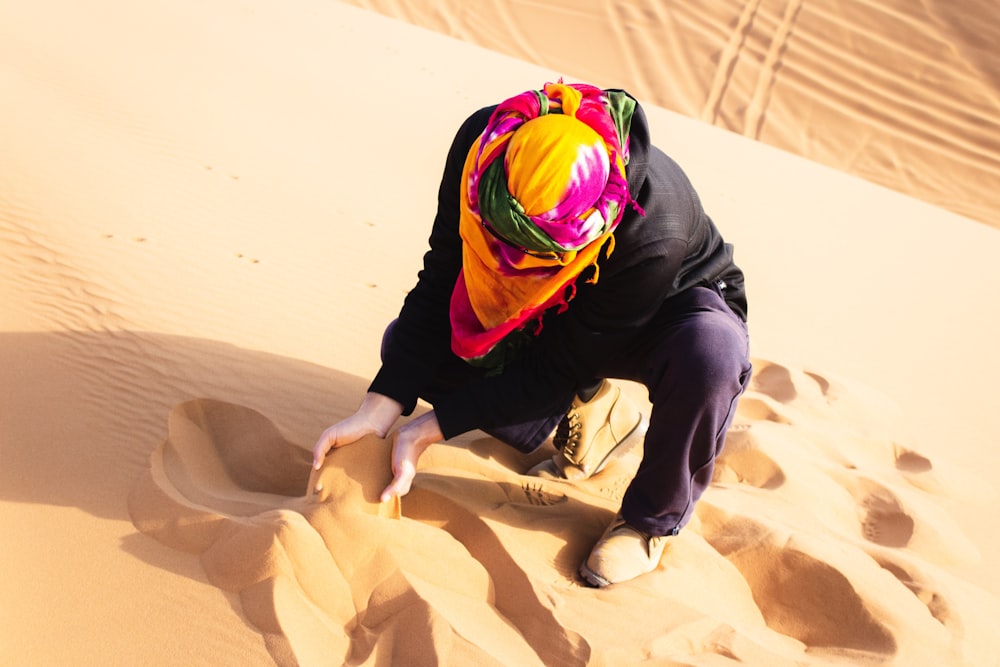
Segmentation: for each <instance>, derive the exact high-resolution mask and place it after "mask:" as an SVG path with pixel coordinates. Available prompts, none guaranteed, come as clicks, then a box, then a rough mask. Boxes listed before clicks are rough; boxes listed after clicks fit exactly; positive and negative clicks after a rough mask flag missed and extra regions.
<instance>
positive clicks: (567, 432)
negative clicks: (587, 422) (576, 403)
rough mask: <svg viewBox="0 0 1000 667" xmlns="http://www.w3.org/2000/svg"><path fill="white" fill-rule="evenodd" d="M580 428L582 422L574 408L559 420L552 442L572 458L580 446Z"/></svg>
mask: <svg viewBox="0 0 1000 667" xmlns="http://www.w3.org/2000/svg"><path fill="white" fill-rule="evenodd" d="M582 428H583V424H582V423H581V422H580V415H579V413H577V412H576V411H575V410H572V411H570V412H568V413H566V416H565V417H563V418H562V419H561V420H560V421H559V425H558V426H557V427H556V432H555V435H553V436H552V444H554V445H555V446H556V448H557V449H559V450H560V451H562V452H563V453H565V454H566V456H567V457H569V458H570V459H571V460H572V458H573V457H574V456H576V450H577V448H578V447H579V446H580V431H581V430H582Z"/></svg>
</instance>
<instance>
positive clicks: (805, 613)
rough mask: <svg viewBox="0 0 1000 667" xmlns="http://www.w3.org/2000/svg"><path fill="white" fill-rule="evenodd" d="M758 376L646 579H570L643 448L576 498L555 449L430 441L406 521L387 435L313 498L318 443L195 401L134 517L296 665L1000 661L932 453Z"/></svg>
mask: <svg viewBox="0 0 1000 667" xmlns="http://www.w3.org/2000/svg"><path fill="white" fill-rule="evenodd" d="M756 366H757V368H758V371H757V373H756V375H755V378H754V381H753V383H752V386H751V389H750V391H749V392H748V393H747V395H746V397H745V398H744V400H743V402H742V403H741V406H740V410H739V413H738V419H737V423H736V424H735V425H734V427H733V431H732V433H731V445H730V446H729V447H727V449H726V451H725V452H724V453H723V455H722V456H721V457H720V459H719V465H718V469H717V472H716V476H715V484H714V485H713V487H712V488H711V489H710V490H709V492H708V493H706V495H705V497H704V499H703V501H702V503H701V505H700V506H699V510H698V512H697V517H696V519H695V521H694V522H693V524H692V526H691V527H690V528H689V529H688V530H687V531H685V532H684V533H683V534H682V535H681V536H679V537H678V538H677V539H675V540H673V541H672V542H671V544H670V547H669V549H668V552H667V554H666V555H665V557H664V559H663V562H662V563H661V565H660V567H659V568H658V569H657V570H656V571H655V572H654V573H652V574H651V575H649V576H647V577H644V578H642V579H640V580H637V581H635V582H630V583H627V584H622V585H618V586H615V587H613V588H611V589H607V590H603V591H596V590H593V589H588V588H585V587H584V586H582V585H581V584H580V583H579V581H578V580H577V579H576V576H575V569H576V566H577V565H578V563H579V562H580V560H581V559H582V558H583V557H585V555H586V553H587V550H588V549H589V547H590V545H591V544H592V542H593V541H594V540H595V539H596V538H597V536H598V535H599V534H600V532H601V530H602V529H603V526H604V524H605V523H606V522H607V521H608V520H610V517H611V515H612V514H613V512H614V511H615V510H616V509H617V505H616V502H617V500H618V499H619V498H620V495H621V492H622V491H623V489H624V487H625V485H626V484H627V480H628V479H629V476H630V474H631V473H632V472H633V471H634V466H635V465H636V464H637V458H636V457H637V454H636V453H633V454H632V455H630V457H628V458H626V459H624V460H622V461H618V462H616V464H615V465H613V466H609V468H608V469H606V470H605V471H603V472H602V473H601V474H600V475H598V476H596V477H595V478H594V479H592V480H590V481H589V482H588V483H585V484H569V483H561V482H553V481H545V480H540V479H536V478H531V477H526V476H524V475H523V472H524V470H526V469H527V468H528V467H530V465H531V464H533V463H534V462H535V461H537V460H540V459H541V458H542V457H543V456H546V455H550V451H551V450H549V449H547V448H543V450H542V451H540V452H538V453H536V454H534V455H532V456H528V457H526V456H522V455H520V454H517V453H516V452H512V450H510V449H509V448H506V447H504V446H503V445H501V444H500V443H497V442H495V441H492V440H491V439H489V438H482V439H480V440H477V441H475V442H472V443H470V446H469V447H468V448H460V447H453V446H448V445H436V446H434V447H432V448H431V449H430V450H429V451H428V453H427V455H426V456H425V458H424V459H423V460H422V462H421V469H420V472H419V474H418V477H417V479H416V482H415V486H414V490H413V491H412V492H411V494H410V495H408V496H406V497H405V498H404V499H403V501H402V507H401V509H402V512H401V514H400V507H398V506H396V505H395V504H393V503H389V504H381V503H379V502H378V500H377V494H378V493H379V492H380V490H381V489H382V488H383V487H384V486H385V484H387V483H388V481H389V479H390V478H391V473H390V471H389V470H388V461H389V451H390V448H391V443H390V442H389V441H386V440H381V439H378V438H374V437H372V438H368V439H366V440H364V441H362V442H359V443H357V444H355V445H351V446H348V447H344V448H342V449H339V450H335V452H334V453H333V455H332V456H330V457H329V458H328V460H327V463H326V464H325V466H324V468H323V469H322V470H321V471H320V472H319V473H318V475H317V479H314V480H313V481H312V483H315V482H317V481H318V482H319V484H321V486H322V489H323V490H322V491H321V492H320V493H319V494H318V495H317V496H315V497H306V496H305V491H306V489H307V488H308V486H309V484H310V482H309V478H310V467H309V459H308V452H307V450H306V448H305V447H304V446H301V445H300V444H295V443H291V442H289V441H288V440H287V439H285V438H284V437H283V436H282V435H281V433H280V432H279V431H278V429H277V428H276V427H275V426H274V425H273V424H272V423H271V422H270V421H269V420H268V419H267V418H266V417H265V416H263V415H262V414H260V413H259V412H256V411H254V410H251V409H249V408H246V407H242V406H239V405H235V404H231V403H224V402H220V401H214V400H207V399H200V400H194V401H189V402H186V403H183V404H181V405H178V406H177V407H176V408H175V409H174V410H173V412H172V413H171V415H170V420H169V435H168V437H167V439H166V440H165V441H164V442H163V443H162V444H161V445H160V446H159V447H157V448H156V449H155V450H154V452H153V456H152V459H151V469H150V472H149V474H148V475H146V476H144V477H143V478H142V479H141V481H140V482H139V483H138V484H137V486H136V488H135V489H134V491H133V492H132V494H131V496H130V499H129V510H130V513H131V515H132V518H133V522H134V523H135V526H136V527H137V528H138V529H139V530H141V531H142V532H144V533H146V534H147V535H150V536H152V537H155V538H156V539H157V540H159V541H161V542H162V543H164V544H166V545H168V546H171V547H173V548H175V549H180V550H184V551H189V552H192V553H197V554H200V556H201V562H202V565H203V567H204V568H205V572H206V574H207V576H208V579H209V581H211V582H212V583H213V584H215V585H216V586H218V587H219V588H221V589H223V590H226V591H230V592H233V593H236V594H238V595H239V599H240V601H241V604H242V607H243V612H244V614H245V615H246V617H247V618H248V619H249V620H250V622H251V623H253V624H254V625H255V626H256V627H257V628H258V629H259V630H260V631H261V632H262V633H263V634H264V635H265V637H266V638H267V646H268V648H269V650H270V651H271V654H272V656H273V657H274V659H275V660H276V662H278V663H279V664H283V665H293V664H313V662H314V661H318V660H321V659H324V658H323V656H325V659H326V660H330V659H334V657H336V658H335V659H334V661H335V662H336V661H337V660H342V661H343V662H344V663H345V664H383V663H384V662H391V663H393V664H397V663H398V662H400V661H402V662H405V663H406V664H469V663H470V662H472V663H475V664H498V665H500V664H504V665H509V664H519V665H520V664H547V665H553V664H567V665H571V664H575V665H585V664H638V663H640V662H642V661H643V660H652V661H661V662H662V664H673V663H671V662H670V661H677V664H708V662H706V661H709V659H710V656H712V655H715V656H719V657H728V658H732V659H737V660H747V661H757V662H758V664H760V662H759V661H764V662H766V663H767V664H793V663H794V664H829V663H830V662H831V661H832V662H836V661H838V660H840V659H843V660H848V661H861V662H866V663H868V662H871V663H879V664H881V663H892V664H900V665H909V664H977V663H978V661H979V660H980V659H983V660H985V659H987V657H988V656H987V655H986V654H984V653H979V651H982V650H983V648H984V647H985V646H986V645H987V644H986V643H984V641H985V639H986V637H987V636H988V633H989V632H990V631H989V630H988V629H987V628H986V627H985V625H986V624H985V623H983V621H982V620H981V618H982V617H981V611H980V607H979V606H978V602H980V600H978V599H977V598H976V595H977V594H976V593H975V592H974V590H972V589H970V588H969V587H968V586H967V585H965V584H963V583H962V582H960V581H959V580H956V579H954V578H953V577H952V576H950V575H949V574H948V572H947V569H946V568H947V566H949V565H951V564H954V563H956V562H961V561H963V560H968V559H975V558H976V557H977V554H976V552H975V549H974V547H972V545H971V544H970V543H969V542H968V540H967V539H965V537H964V536H963V535H962V534H961V532H960V531H959V530H958V529H957V528H956V527H955V526H954V524H953V523H952V522H951V521H949V520H948V518H947V516H946V514H945V513H944V510H943V507H944V505H945V502H944V496H943V495H942V494H943V493H947V489H946V487H947V482H946V481H944V480H940V479H936V480H934V481H933V482H932V481H931V479H932V478H934V477H935V470H934V466H933V462H932V461H930V460H929V459H927V458H924V457H922V456H921V455H920V454H918V453H916V452H913V451H910V450H907V449H905V446H904V445H902V444H900V443H898V442H895V441H893V440H892V439H891V435H892V433H891V424H890V423H888V422H891V418H890V417H886V416H885V415H884V413H883V414H872V413H871V411H872V409H873V406H874V408H875V409H877V407H878V405H877V404H873V402H872V397H870V396H867V395H865V396H864V400H858V397H857V396H856V395H855V393H854V392H855V390H854V389H853V388H851V387H849V386H845V385H844V384H842V383H840V382H835V381H832V380H830V379H828V378H826V377H823V376H821V375H818V374H815V373H806V372H802V371H796V370H793V369H790V368H787V367H784V366H781V365H778V364H775V363H770V362H767V361H764V360H758V361H757V362H756ZM858 391H863V390H860V389H859V390H858ZM915 462H919V463H915ZM920 478H928V479H920ZM927 488H932V489H935V491H933V492H931V491H927V490H925V489H927ZM698 591H701V592H700V593H699V592H698ZM973 602H975V603H976V604H973ZM651 619H655V620H652V621H651ZM983 633H987V634H983ZM622 637H628V638H629V639H628V641H627V642H623V641H621V638H622ZM682 646H684V647H685V649H684V650H682V649H681V647H682ZM689 654H690V655H689ZM692 660H693V662H692Z"/></svg>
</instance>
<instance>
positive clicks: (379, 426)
mask: <svg viewBox="0 0 1000 667" xmlns="http://www.w3.org/2000/svg"><path fill="white" fill-rule="evenodd" d="M358 412H359V413H361V414H363V415H364V417H365V419H366V421H367V422H368V423H369V424H370V425H371V427H372V429H374V431H375V434H376V435H377V436H378V437H380V438H384V437H386V435H388V433H389V430H390V429H391V428H392V425H393V424H395V423H396V420H397V419H399V416H400V415H402V414H403V406H402V404H401V403H399V402H398V401H396V400H394V399H392V398H389V397H388V396H385V395H384V394H377V393H375V392H368V393H367V394H365V398H364V400H363V401H361V407H360V408H358Z"/></svg>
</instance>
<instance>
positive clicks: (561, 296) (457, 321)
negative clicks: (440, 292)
mask: <svg viewBox="0 0 1000 667" xmlns="http://www.w3.org/2000/svg"><path fill="white" fill-rule="evenodd" d="M634 109H635V101H634V100H633V99H632V98H630V97H629V96H628V95H626V94H625V93H622V92H615V91H612V92H608V91H604V90H601V89H600V88H596V87H594V86H590V85H586V84H563V83H562V82H560V83H547V84H545V86H544V87H543V89H542V90H540V91H537V90H529V91H527V92H524V93H521V94H520V95H517V96H515V97H512V98H510V99H509V100H507V101H505V102H503V103H501V104H500V105H499V106H498V107H497V108H496V110H495V111H494V112H493V115H492V116H491V117H490V120H489V122H488V123H487V126H486V129H485V130H484V131H483V133H482V135H480V137H479V139H477V140H476V142H475V143H474V144H473V146H472V148H471V149H470V150H469V154H468V156H467V158H466V162H465V168H464V171H463V174H462V183H463V188H462V196H461V217H460V220H459V233H460V235H461V237H462V241H463V245H462V248H463V251H462V271H461V273H460V274H459V276H458V281H457V282H456V284H455V290H454V292H453V293H452V297H451V311H450V312H451V325H452V350H453V351H454V352H455V354H457V355H458V356H459V357H461V358H463V359H465V360H466V361H468V362H469V363H470V364H473V365H476V366H484V367H487V368H490V369H493V370H495V371H498V370H500V369H502V367H503V365H504V364H505V363H506V362H508V361H510V359H512V358H513V356H514V355H515V354H516V353H517V350H518V349H519V348H520V346H521V344H523V342H524V341H525V340H526V339H527V335H528V331H527V330H528V329H532V328H533V327H531V326H529V325H530V324H531V323H532V322H536V323H539V322H540V318H541V315H542V313H543V312H545V311H546V310H548V309H549V308H551V307H553V306H556V305H562V306H564V307H565V305H566V303H567V302H568V301H569V300H570V299H571V298H572V296H573V290H572V284H573V283H574V282H575V281H576V278H577V277H578V276H579V275H580V273H581V272H582V271H583V270H584V269H586V268H587V267H589V266H594V267H595V275H594V276H593V277H592V278H591V279H590V280H591V281H592V282H596V279H597V274H596V268H597V267H596V262H597V259H598V255H599V253H600V250H601V248H602V247H604V246H605V242H606V241H608V240H610V241H611V242H610V243H608V244H607V248H608V249H607V255H606V256H609V255H610V254H611V252H612V250H613V248H614V243H613V241H614V238H613V236H612V232H613V231H614V229H615V227H617V225H618V223H619V222H620V221H621V218H622V215H623V213H624V210H625V207H626V205H628V204H629V203H631V204H632V205H633V206H636V208H638V207H637V205H636V204H635V202H634V201H633V200H632V199H631V197H630V196H629V193H628V182H627V180H626V177H625V165H626V163H627V161H628V132H629V126H630V122H631V117H632V112H633V110H634ZM534 328H535V329H536V330H535V333H537V325H536V326H535V327H534Z"/></svg>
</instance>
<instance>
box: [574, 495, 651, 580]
mask: <svg viewBox="0 0 1000 667" xmlns="http://www.w3.org/2000/svg"><path fill="white" fill-rule="evenodd" d="M666 546H667V536H662V537H653V536H650V535H647V534H645V533H643V532H642V531H640V530H639V529H637V528H634V527H632V526H630V525H629V524H627V523H625V520H624V519H623V518H622V515H621V514H620V513H619V514H618V515H617V516H615V519H614V521H612V522H611V525H610V526H608V528H607V530H605V531H604V535H602V536H601V539H600V540H598V541H597V544H595V545H594V548H593V550H591V552H590V556H589V557H588V558H587V560H586V561H584V562H583V564H581V565H580V576H582V577H583V578H584V579H585V580H586V581H587V583H589V584H590V585H591V586H598V587H603V586H609V585H611V584H618V583H621V582H623V581H629V580H630V579H635V578H636V577H638V576H640V575H643V574H646V573H647V572H652V571H653V570H655V569H656V566H657V565H659V564H660V557H661V556H663V550H664V549H665V548H666Z"/></svg>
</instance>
